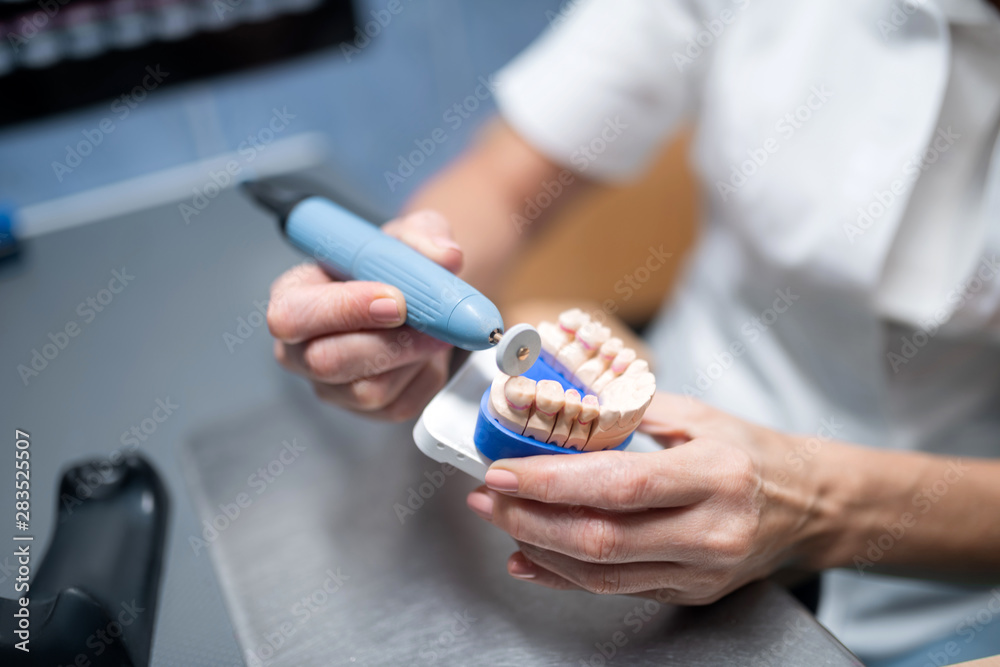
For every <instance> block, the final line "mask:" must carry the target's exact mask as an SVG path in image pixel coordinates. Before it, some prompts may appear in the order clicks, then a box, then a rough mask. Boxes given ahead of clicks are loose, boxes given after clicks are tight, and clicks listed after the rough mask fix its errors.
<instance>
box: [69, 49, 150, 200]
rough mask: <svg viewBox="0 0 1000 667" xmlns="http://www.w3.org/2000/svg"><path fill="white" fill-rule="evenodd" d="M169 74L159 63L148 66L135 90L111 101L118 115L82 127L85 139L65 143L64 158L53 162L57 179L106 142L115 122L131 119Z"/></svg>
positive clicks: (114, 111)
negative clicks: (94, 125)
mask: <svg viewBox="0 0 1000 667" xmlns="http://www.w3.org/2000/svg"><path fill="white" fill-rule="evenodd" d="M168 76H170V72H164V71H162V70H161V69H160V65H159V64H157V65H156V66H155V67H153V66H147V67H146V75H145V76H143V77H142V80H141V81H140V83H139V84H137V85H136V86H135V87H133V88H132V90H130V91H128V92H126V93H123V94H122V95H119V96H118V97H117V98H115V101H114V102H112V103H111V106H110V110H111V112H112V113H113V114H115V117H114V118H112V117H111V116H106V117H104V118H102V119H101V120H100V121H99V122H98V123H97V126H96V127H92V128H88V129H86V130H81V132H80V133H81V134H82V135H83V139H81V140H80V141H78V142H76V144H73V145H70V144H66V157H65V161H64V162H59V161H58V160H53V161H52V173H54V174H55V176H56V179H57V180H58V181H59V182H60V183H62V181H63V178H65V177H66V175H67V174H71V173H73V171H74V170H75V169H77V168H78V167H79V166H80V165H81V164H83V161H84V160H85V159H86V158H87V156H89V155H91V154H92V153H93V152H94V149H95V148H97V146H100V145H101V144H102V143H103V142H104V138H105V137H106V136H107V135H109V134H111V133H112V132H114V131H115V128H116V127H117V124H116V123H120V122H121V121H123V120H125V119H126V118H128V117H129V114H131V113H132V110H133V109H135V108H136V107H138V106H139V104H140V103H141V102H142V101H143V100H145V99H146V96H147V95H148V94H149V93H150V92H152V91H153V90H156V88H158V87H159V85H160V84H161V83H163V81H164V79H166V78H167V77H168Z"/></svg>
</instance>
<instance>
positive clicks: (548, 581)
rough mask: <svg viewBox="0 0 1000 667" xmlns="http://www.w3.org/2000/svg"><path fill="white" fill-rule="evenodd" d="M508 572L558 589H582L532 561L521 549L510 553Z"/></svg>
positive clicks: (540, 584) (516, 577)
mask: <svg viewBox="0 0 1000 667" xmlns="http://www.w3.org/2000/svg"><path fill="white" fill-rule="evenodd" d="M507 572H508V573H509V574H510V576H512V577H514V578H515V579H522V580H524V581H530V582H531V583H533V584H538V585H539V586H545V587H546V588H554V589H556V590H557V591H578V590H581V588H580V587H579V586H577V585H576V584H574V583H573V582H572V581H569V580H567V579H564V578H563V577H560V576H559V575H558V574H556V573H554V572H550V571H549V570H546V569H545V568H544V567H540V566H538V565H536V564H534V563H532V562H531V561H530V560H528V557H527V556H525V555H524V554H523V553H521V552H520V551H515V552H514V553H512V554H511V555H510V558H508V559H507Z"/></svg>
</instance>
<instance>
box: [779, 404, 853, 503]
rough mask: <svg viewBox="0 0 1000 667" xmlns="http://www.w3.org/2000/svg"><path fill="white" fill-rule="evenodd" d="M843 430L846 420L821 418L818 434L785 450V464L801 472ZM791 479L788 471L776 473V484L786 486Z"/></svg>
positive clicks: (833, 417) (831, 417)
mask: <svg viewBox="0 0 1000 667" xmlns="http://www.w3.org/2000/svg"><path fill="white" fill-rule="evenodd" d="M843 430H844V422H842V421H838V419H837V417H835V416H830V417H825V418H823V419H820V422H819V428H818V429H816V435H814V436H813V437H811V438H808V439H806V440H802V441H800V442H798V443H797V444H796V445H795V447H794V448H793V449H791V450H789V451H787V452H785V458H784V461H785V465H786V466H788V468H789V469H790V470H794V471H795V472H801V471H802V470H804V469H805V467H806V464H808V463H809V462H811V461H812V460H813V459H814V458H816V456H817V455H818V454H819V452H820V450H822V449H823V446H824V445H826V444H827V443H828V442H831V441H833V440H834V439H835V438H836V437H837V435H838V434H839V433H841V432H842V431H843ZM789 479H790V477H789V475H788V473H787V472H785V471H784V470H779V471H778V472H777V473H775V475H774V484H776V485H777V486H784V485H785V484H787V483H788V480H789Z"/></svg>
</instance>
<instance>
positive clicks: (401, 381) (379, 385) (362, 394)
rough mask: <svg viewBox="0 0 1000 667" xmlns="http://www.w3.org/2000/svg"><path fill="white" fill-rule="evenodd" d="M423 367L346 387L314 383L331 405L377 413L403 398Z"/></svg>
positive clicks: (415, 364)
mask: <svg viewBox="0 0 1000 667" xmlns="http://www.w3.org/2000/svg"><path fill="white" fill-rule="evenodd" d="M423 366H424V362H418V363H414V364H410V365H409V366H403V367H402V368H395V369H393V370H391V371H388V372H386V373H382V374H381V375H376V376H375V377H372V378H364V379H360V380H355V381H354V382H348V383H346V384H327V383H325V382H316V381H313V383H312V385H313V391H314V392H315V393H316V395H317V396H318V397H319V398H320V399H321V400H324V401H326V402H328V403H333V404H334V405H339V406H341V407H343V408H347V409H348V410H354V411H355V412H364V413H374V412H376V411H378V410H382V409H383V408H385V407H386V406H388V405H391V404H392V402H393V401H395V400H396V399H397V398H399V395H400V394H402V393H403V390H405V389H406V387H407V386H408V385H409V384H410V383H411V382H412V381H413V379H414V378H415V377H417V375H418V374H419V373H420V371H421V369H422V368H423Z"/></svg>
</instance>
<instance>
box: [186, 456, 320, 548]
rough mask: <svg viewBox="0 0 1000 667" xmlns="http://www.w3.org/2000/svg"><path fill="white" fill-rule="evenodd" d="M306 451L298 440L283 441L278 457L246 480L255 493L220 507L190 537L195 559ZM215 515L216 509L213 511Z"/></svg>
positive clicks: (247, 493)
mask: <svg viewBox="0 0 1000 667" xmlns="http://www.w3.org/2000/svg"><path fill="white" fill-rule="evenodd" d="M305 451H306V446H305V445H300V444H299V442H298V440H297V439H296V438H292V439H291V440H290V441H289V440H283V441H282V442H281V450H280V451H279V452H278V455H277V456H275V457H274V458H273V459H271V460H270V461H268V462H267V463H266V464H265V465H262V466H261V467H259V468H257V470H256V471H255V472H253V473H251V474H250V476H249V477H247V481H246V486H247V488H248V489H249V490H252V491H253V495H251V494H250V493H249V491H240V492H238V493H237V494H236V495H235V496H233V499H232V501H231V502H223V503H219V505H218V510H219V511H218V512H217V513H215V514H213V515H212V516H211V517H209V518H207V519H202V521H201V527H202V528H201V536H200V537H199V536H197V535H188V545H190V547H191V551H192V552H193V553H194V555H195V556H198V555H200V554H201V552H202V551H204V550H205V549H207V548H208V547H209V545H211V544H213V543H214V542H215V541H216V540H217V539H219V536H220V535H221V534H222V533H223V532H225V531H226V530H227V529H228V528H229V527H230V526H231V525H233V523H235V522H236V520H237V519H239V518H240V516H241V515H242V514H244V513H245V512H246V510H247V509H248V508H250V507H251V506H252V505H253V504H254V500H255V499H256V498H257V497H259V496H260V495H261V494H263V493H264V492H265V491H267V490H268V488H270V487H271V485H272V484H274V483H275V482H276V481H277V480H278V478H279V477H281V476H282V475H283V474H284V473H285V471H286V470H287V469H288V468H289V466H291V465H293V464H294V463H295V462H296V461H298V459H299V457H300V456H302V453H303V452H305ZM211 511H214V508H213V510H211Z"/></svg>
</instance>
